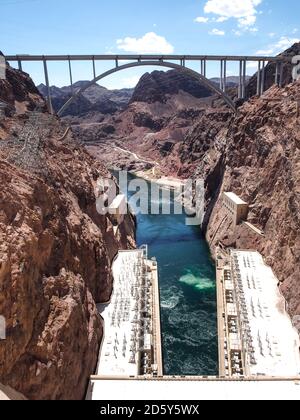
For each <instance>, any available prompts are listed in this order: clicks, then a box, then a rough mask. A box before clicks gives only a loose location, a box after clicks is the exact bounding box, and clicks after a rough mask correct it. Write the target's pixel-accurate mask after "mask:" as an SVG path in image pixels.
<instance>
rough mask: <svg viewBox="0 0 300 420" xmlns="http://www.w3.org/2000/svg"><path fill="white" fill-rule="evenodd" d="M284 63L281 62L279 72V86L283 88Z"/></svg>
mask: <svg viewBox="0 0 300 420" xmlns="http://www.w3.org/2000/svg"><path fill="white" fill-rule="evenodd" d="M283 66H284V64H283V63H280V73H279V87H280V88H282V86H283Z"/></svg>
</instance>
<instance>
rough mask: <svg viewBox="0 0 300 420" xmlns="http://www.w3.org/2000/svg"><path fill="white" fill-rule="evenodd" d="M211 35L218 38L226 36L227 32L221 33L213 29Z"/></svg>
mask: <svg viewBox="0 0 300 420" xmlns="http://www.w3.org/2000/svg"><path fill="white" fill-rule="evenodd" d="M209 35H217V36H224V35H225V31H220V30H219V29H213V30H212V31H210V32H209Z"/></svg>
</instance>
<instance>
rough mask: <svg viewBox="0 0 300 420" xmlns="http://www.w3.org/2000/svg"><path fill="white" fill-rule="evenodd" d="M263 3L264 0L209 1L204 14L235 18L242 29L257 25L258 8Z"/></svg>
mask: <svg viewBox="0 0 300 420" xmlns="http://www.w3.org/2000/svg"><path fill="white" fill-rule="evenodd" d="M261 2H262V0H208V1H207V2H206V4H205V6H204V12H205V13H212V14H215V15H219V16H221V17H226V18H235V19H237V20H238V23H239V25H240V26H241V27H243V26H245V27H248V26H252V25H254V24H255V22H256V15H257V13H258V11H257V6H259V5H260V3H261Z"/></svg>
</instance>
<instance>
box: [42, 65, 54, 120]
mask: <svg viewBox="0 0 300 420" xmlns="http://www.w3.org/2000/svg"><path fill="white" fill-rule="evenodd" d="M43 63H44V73H45V83H46V86H47V92H48V98H47V102H48V110H49V112H50V114H53V108H52V101H51V89H50V84H49V76H48V68H47V61H46V60H45V58H44V59H43Z"/></svg>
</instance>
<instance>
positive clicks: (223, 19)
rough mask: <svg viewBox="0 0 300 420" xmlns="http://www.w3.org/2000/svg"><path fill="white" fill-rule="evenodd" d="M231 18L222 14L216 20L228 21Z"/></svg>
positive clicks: (219, 21) (220, 21)
mask: <svg viewBox="0 0 300 420" xmlns="http://www.w3.org/2000/svg"><path fill="white" fill-rule="evenodd" d="M228 19H229V18H228V17H226V16H220V17H219V18H217V19H216V22H218V23H223V22H226V20H228Z"/></svg>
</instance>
